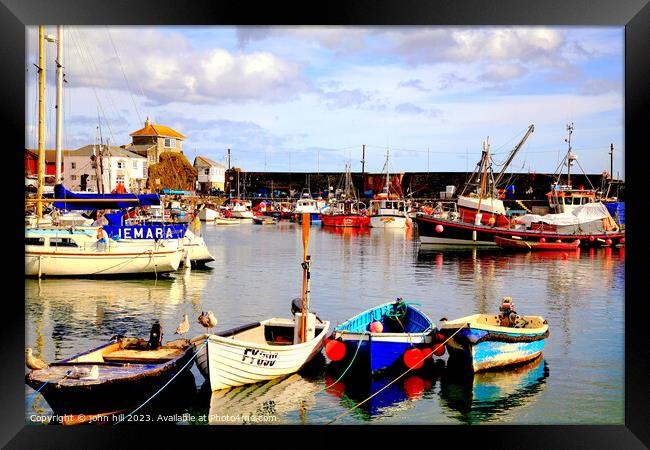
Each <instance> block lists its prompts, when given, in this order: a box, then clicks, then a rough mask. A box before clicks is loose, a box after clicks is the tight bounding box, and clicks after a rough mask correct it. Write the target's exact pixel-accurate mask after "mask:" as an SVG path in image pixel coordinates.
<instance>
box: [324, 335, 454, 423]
mask: <svg viewBox="0 0 650 450" xmlns="http://www.w3.org/2000/svg"><path fill="white" fill-rule="evenodd" d="M463 328H465V324H463V326H461V327H460V328H458V329H457V330H456V331H455V332H454V333H453V334H452V335H451V336H449V337H448V338H447V339H445V341H444V342H442V343H441V344H438V345H437V348H440V346H441V345H445V344H446V343H447V342H448V341H449V340H450V339H451V338H453V337H454V336H455V335H456V334H457V333H458V332H459V331H460V330H462V329H463ZM431 355H433V352H431V353H429V354H427V355H425V356H424V357H423V358H422V359H421V360H420V361H419V362H421V361H424V360H425V359H427V358H429V357H430V356H431ZM413 367H415V366H413ZM413 367H409V368H408V369H407V370H406V371H405V372H404V373H402V374H401V375H400V376H398V377H397V378H395V379H394V380H393V381H391V382H390V383H388V384H387V385H386V386H384V387H383V388H381V389H379V390H378V391H377V392H375V393H374V394H372V395H371V396H370V397H368V398H366V399H365V400H363V401H361V402H359V403H357V404H356V405H354V406H353V407H352V408H349V409H348V410H347V411H345V412H343V413H342V414H339V415H338V416H336V417H335V418H334V419H332V420H330V421H329V422H327V423H326V425H331V424H333V423H334V422H336V421H337V420H339V419H340V418H341V417H343V416H345V415H347V414H349V413H350V412H352V411H353V410H355V409H356V408H358V407H359V406H361V405H363V404H364V403H366V402H367V401H368V400H370V399H371V398H373V397H374V396H375V395H377V394H379V393H380V392H382V391H383V390H384V389H387V388H388V387H389V386H390V385H392V384H393V383H395V382H396V381H397V380H399V379H400V378H402V377H403V376H404V375H406V374H407V373H409V372H410V371H411V370H413Z"/></svg>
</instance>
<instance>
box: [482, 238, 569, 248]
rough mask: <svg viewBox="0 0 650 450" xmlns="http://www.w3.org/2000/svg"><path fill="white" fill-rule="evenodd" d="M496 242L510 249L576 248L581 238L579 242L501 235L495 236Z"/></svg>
mask: <svg viewBox="0 0 650 450" xmlns="http://www.w3.org/2000/svg"><path fill="white" fill-rule="evenodd" d="M494 242H495V243H496V244H497V245H498V246H499V247H501V248H506V249H509V250H523V251H526V252H527V251H531V250H544V251H549V250H558V251H559V250H564V251H566V250H575V249H576V248H578V246H579V245H580V240H578V242H561V243H558V242H539V241H537V242H535V241H526V240H521V239H507V238H503V237H501V236H494Z"/></svg>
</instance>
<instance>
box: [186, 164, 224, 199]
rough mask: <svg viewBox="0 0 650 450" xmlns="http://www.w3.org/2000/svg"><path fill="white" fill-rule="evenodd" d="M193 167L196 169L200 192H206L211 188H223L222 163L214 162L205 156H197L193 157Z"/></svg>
mask: <svg viewBox="0 0 650 450" xmlns="http://www.w3.org/2000/svg"><path fill="white" fill-rule="evenodd" d="M194 167H195V168H196V170H197V171H198V175H199V178H198V182H199V185H200V190H201V192H208V191H209V190H210V189H212V188H215V189H219V190H222V191H223V190H224V186H225V183H226V167H225V166H224V165H223V164H219V163H217V162H214V161H212V160H211V159H208V158H206V157H205V156H197V157H196V158H194Z"/></svg>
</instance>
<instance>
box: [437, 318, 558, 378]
mask: <svg viewBox="0 0 650 450" xmlns="http://www.w3.org/2000/svg"><path fill="white" fill-rule="evenodd" d="M519 319H520V322H519V323H517V324H516V325H515V326H501V322H500V320H501V319H500V316H499V315H491V314H473V315H471V316H466V317H461V318H460V319H455V320H449V321H443V322H441V324H440V333H441V334H443V335H444V336H445V338H449V340H448V341H447V344H446V345H447V350H448V351H449V363H450V364H455V362H456V361H458V362H460V363H461V365H462V364H464V363H469V364H468V366H469V367H470V368H471V370H472V371H473V372H480V371H483V370H490V369H497V368H503V367H506V366H510V365H514V364H521V363H525V362H527V361H530V360H532V359H535V358H537V357H538V356H540V355H541V353H542V350H543V349H544V341H545V339H546V338H547V337H548V335H549V329H548V323H547V322H546V320H544V318H543V317H541V316H521V317H519Z"/></svg>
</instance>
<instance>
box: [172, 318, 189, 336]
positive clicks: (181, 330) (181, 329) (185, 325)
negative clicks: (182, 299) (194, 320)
mask: <svg viewBox="0 0 650 450" xmlns="http://www.w3.org/2000/svg"><path fill="white" fill-rule="evenodd" d="M189 329H190V320H189V319H188V317H187V314H183V321H182V322H181V323H180V324H179V325H178V328H176V333H174V334H185V333H187V331H188V330H189Z"/></svg>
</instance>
